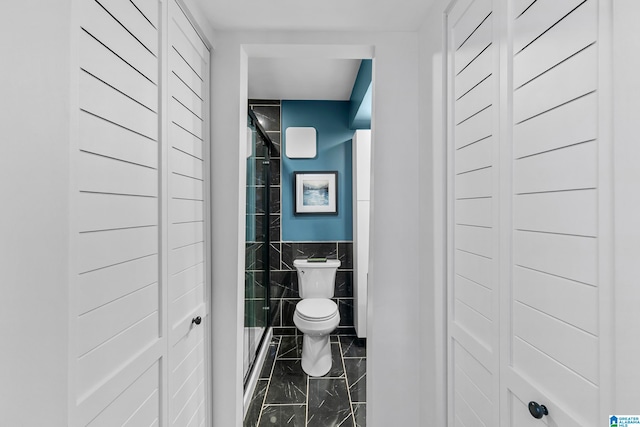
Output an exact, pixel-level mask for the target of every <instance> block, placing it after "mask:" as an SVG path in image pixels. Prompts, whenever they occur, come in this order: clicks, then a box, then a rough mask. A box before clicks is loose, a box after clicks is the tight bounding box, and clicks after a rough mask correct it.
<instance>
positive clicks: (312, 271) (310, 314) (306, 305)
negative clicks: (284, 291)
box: [293, 259, 340, 377]
mask: <svg viewBox="0 0 640 427" xmlns="http://www.w3.org/2000/svg"><path fill="white" fill-rule="evenodd" d="M293 266H294V267H295V268H296V270H297V271H298V289H299V291H300V298H302V301H300V302H299V303H298V304H296V311H295V313H294V314H293V323H294V324H295V325H296V327H297V328H298V329H299V330H300V332H302V333H303V334H304V335H303V338H302V369H303V370H304V371H305V372H306V373H307V374H308V375H310V376H312V377H321V376H323V375H325V374H326V373H327V372H329V370H330V369H331V343H330V342H329V334H330V333H331V332H333V331H334V330H335V329H336V328H337V327H338V324H339V323H340V314H339V313H338V306H337V305H336V303H335V302H333V301H331V299H330V298H332V297H333V295H334V292H335V279H336V270H337V269H338V267H340V261H339V260H337V259H328V260H326V261H321V262H314V261H309V260H306V259H297V260H295V261H293Z"/></svg>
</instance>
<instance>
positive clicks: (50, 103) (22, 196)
mask: <svg viewBox="0 0 640 427" xmlns="http://www.w3.org/2000/svg"><path fill="white" fill-rule="evenodd" d="M1 9H2V10H1V12H0V37H1V38H2V67H0V85H2V86H1V87H2V90H1V93H2V95H1V96H0V135H1V136H0V197H1V200H2V201H1V202H0V204H1V206H2V207H1V208H0V293H1V295H0V341H1V342H2V350H0V424H2V425H6V426H44V425H46V426H52V427H57V426H66V425H67V372H68V371H67V344H68V340H67V330H68V327H67V325H68V318H67V316H68V314H67V311H68V310H67V304H68V302H67V300H68V290H67V288H68V264H67V262H68V261H67V259H68V258H67V252H68V236H69V227H68V222H69V217H68V197H69V168H70V165H69V143H68V141H69V136H70V132H69V129H70V113H69V111H70V107H69V99H70V98H69V96H70V83H69V82H70V81H71V78H70V74H69V73H70V52H71V50H70V49H71V43H70V36H71V30H70V29H71V0H62V1H56V2H42V1H18V2H3V4H2V8H1Z"/></svg>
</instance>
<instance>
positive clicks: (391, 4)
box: [194, 0, 431, 31]
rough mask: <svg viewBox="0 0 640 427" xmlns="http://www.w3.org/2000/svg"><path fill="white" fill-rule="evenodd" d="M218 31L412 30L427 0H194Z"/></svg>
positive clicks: (425, 9) (419, 22) (426, 5)
mask: <svg viewBox="0 0 640 427" xmlns="http://www.w3.org/2000/svg"><path fill="white" fill-rule="evenodd" d="M194 1H195V2H196V3H198V4H199V6H200V8H201V9H202V11H203V12H204V13H205V14H206V16H207V19H208V21H209V22H210V23H211V24H212V26H213V27H214V28H215V29H217V30H303V31H415V30H417V29H418V28H419V27H420V24H421V23H422V22H423V21H424V18H425V14H426V13H427V10H428V8H429V6H430V5H431V1H428V0H194Z"/></svg>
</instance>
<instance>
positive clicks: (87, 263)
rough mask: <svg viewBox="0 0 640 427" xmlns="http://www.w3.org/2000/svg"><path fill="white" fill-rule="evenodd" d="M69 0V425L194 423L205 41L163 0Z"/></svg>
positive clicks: (200, 405)
mask: <svg viewBox="0 0 640 427" xmlns="http://www.w3.org/2000/svg"><path fill="white" fill-rule="evenodd" d="M77 5H78V15H77V16H78V24H79V27H78V28H77V41H78V65H79V70H78V107H79V109H78V112H77V118H78V121H77V123H78V133H77V134H78V143H77V147H74V148H77V149H75V150H74V152H73V153H72V159H73V161H72V164H74V165H75V170H74V171H73V177H74V184H75V187H76V188H74V190H73V195H72V198H71V199H72V203H71V218H72V222H73V224H74V229H75V230H74V231H75V233H74V235H73V237H72V239H71V241H72V250H73V253H74V254H75V255H74V257H73V261H72V267H71V268H72V269H73V270H72V271H74V273H76V274H75V277H74V280H73V282H72V284H71V286H72V288H71V292H70V294H71V299H70V312H71V318H70V325H71V326H70V331H71V334H70V338H69V339H70V342H71V346H70V348H71V354H70V358H71V360H70V365H69V366H70V396H69V397H70V399H71V401H72V402H71V404H70V408H71V419H72V421H71V423H70V425H72V426H74V427H75V426H92V427H96V426H105V427H114V426H128V427H139V426H162V427H168V426H177V427H191V426H197V427H200V426H204V425H205V424H206V422H207V421H206V420H207V412H208V408H207V406H206V403H205V402H207V399H206V397H205V396H206V393H207V388H208V387H207V386H208V381H207V377H206V375H207V369H206V366H207V362H206V360H207V352H206V350H205V349H206V345H207V342H206V341H205V330H206V329H205V325H206V324H207V320H208V319H207V317H208V308H207V297H208V295H207V292H206V290H205V275H206V274H205V262H204V260H205V226H204V224H205V207H204V205H205V191H206V186H207V179H206V174H207V172H206V165H205V159H206V154H207V152H208V151H207V148H206V146H205V141H206V139H207V129H208V128H207V123H206V121H205V117H206V116H207V114H208V108H207V107H206V105H207V99H208V97H207V96H206V93H207V90H208V84H207V81H208V76H209V51H208V49H207V47H206V46H205V44H204V43H203V41H202V40H201V39H200V37H199V36H198V34H197V32H196V30H195V29H194V27H193V26H192V25H191V24H190V22H189V20H188V18H187V16H186V15H185V14H184V13H183V11H182V10H181V9H180V7H179V6H178V4H177V3H176V1H175V0H162V1H158V0H77ZM167 40H168V43H166V41H167ZM161 94H162V98H161ZM165 105H166V107H167V108H166V109H165V110H164V111H163V108H162V107H161V106H165ZM196 318H199V319H200V320H199V324H197V323H198V322H192V319H196Z"/></svg>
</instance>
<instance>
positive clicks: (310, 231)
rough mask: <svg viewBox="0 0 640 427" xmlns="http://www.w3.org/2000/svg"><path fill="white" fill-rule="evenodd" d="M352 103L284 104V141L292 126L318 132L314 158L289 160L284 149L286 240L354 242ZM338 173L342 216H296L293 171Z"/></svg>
mask: <svg viewBox="0 0 640 427" xmlns="http://www.w3.org/2000/svg"><path fill="white" fill-rule="evenodd" d="M349 107H350V102H349V101H282V110H281V111H282V112H281V118H282V138H283V144H284V145H283V147H286V144H287V141H286V129H287V128H288V127H303V126H311V127H314V128H316V131H317V155H316V157H315V158H313V159H289V158H287V156H286V155H285V152H286V148H283V149H282V154H283V155H282V177H281V179H282V201H281V203H282V207H281V208H282V220H281V221H282V224H281V227H282V240H283V241H292V242H323V241H342V240H352V239H353V213H352V212H353V206H352V203H353V202H352V194H353V191H352V176H351V163H352V162H351V138H352V137H353V130H351V129H350V128H349ZM300 171H338V215H313V214H305V215H295V214H294V206H293V200H294V193H293V172H300Z"/></svg>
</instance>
